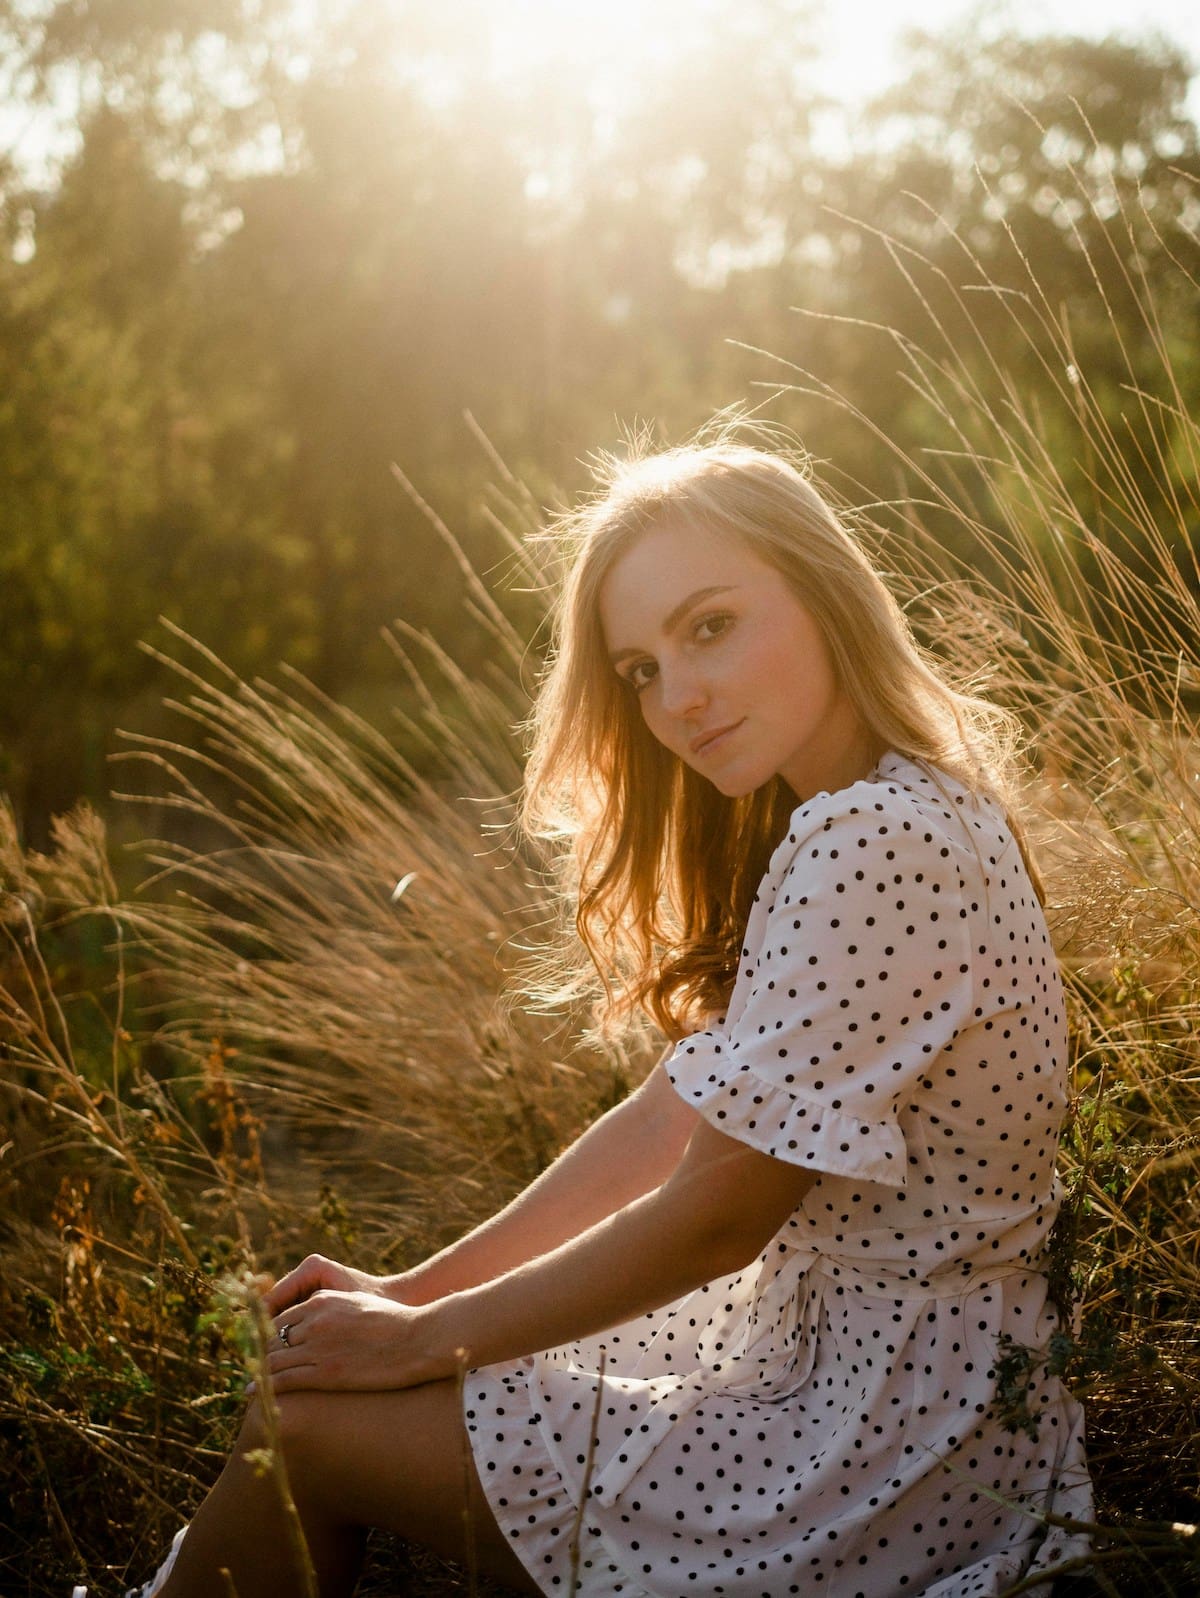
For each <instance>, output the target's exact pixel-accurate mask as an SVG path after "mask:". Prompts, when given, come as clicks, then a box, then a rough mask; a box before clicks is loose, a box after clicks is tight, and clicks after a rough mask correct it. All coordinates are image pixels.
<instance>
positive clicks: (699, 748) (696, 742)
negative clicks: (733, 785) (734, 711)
mask: <svg viewBox="0 0 1200 1598" xmlns="http://www.w3.org/2000/svg"><path fill="white" fill-rule="evenodd" d="M742 720H743V721H744V720H745V717H743V718H742ZM741 725H742V723H741V721H731V722H730V723H729V724H728V725H727V726H725V727H714V728H712V730H711V731H709V732H702V733H699V734H698V735H697V736H696V737H695V738H693V739H692V741H691V743H690V744H689V745H688V749H689V751H690V752H691V754H692V755H693V756H695V757H697V758H699V757H701V756H703V755H709V754H712V753H713V752H714V750H716V749H717V748H718V746H719V745H721V744H723V743H724V742H725V740H726V738H728V737H729V735H730V733H733V732H736V731H737V730H738V728H739V727H740V726H741Z"/></svg>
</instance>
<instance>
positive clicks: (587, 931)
mask: <svg viewBox="0 0 1200 1598" xmlns="http://www.w3.org/2000/svg"><path fill="white" fill-rule="evenodd" d="M744 429H745V424H744V423H739V424H737V428H736V430H737V432H738V433H739V434H741V433H743V432H744ZM733 431H734V429H733V428H732V427H728V426H726V427H724V428H722V430H721V432H720V433H719V434H718V435H717V436H716V437H715V438H713V439H710V440H703V439H702V440H701V441H700V442H697V443H691V444H685V445H681V446H678V447H676V448H672V449H666V450H652V449H651V448H650V447H649V445H648V443H647V441H646V440H645V438H644V437H643V438H641V439H638V440H635V441H634V442H633V444H632V445H631V448H630V452H629V454H628V455H627V456H626V457H624V458H618V457H616V456H612V455H604V456H602V457H600V458H599V464H598V465H597V467H596V468H595V475H596V479H597V491H596V493H595V494H594V495H593V496H592V497H591V498H589V499H587V500H585V501H584V502H583V503H581V504H580V505H579V506H578V507H577V508H575V509H574V510H572V511H570V512H569V513H565V514H564V515H562V516H561V517H560V518H559V519H558V520H557V523H556V524H555V526H554V528H553V529H552V531H553V534H554V536H555V538H556V539H557V541H558V542H559V545H560V548H561V551H562V555H563V559H564V563H565V575H564V577H563V580H562V583H561V586H560V588H559V592H558V595H557V600H556V603H555V605H554V609H553V612H552V633H551V649H550V654H549V658H548V663H547V666H546V670H545V673H544V675H543V678H542V681H541V685H540V690H539V692H538V695H537V699H536V702H535V705H534V709H533V712H532V715H531V717H530V721H529V731H530V735H531V743H530V752H529V760H528V763H527V767H526V774H525V788H524V799H523V804H522V809H521V822H522V825H523V826H524V828H525V829H526V831H527V832H528V833H529V834H530V835H533V836H536V837H539V838H541V839H543V840H549V841H550V842H551V843H552V845H553V846H555V847H556V848H557V849H558V850H559V851H561V852H560V854H559V856H558V865H559V870H560V872H561V885H562V888H563V890H564V892H565V894H566V900H567V905H568V907H569V909H570V910H573V912H574V922H575V930H576V931H577V933H578V939H579V941H580V942H581V943H582V949H583V950H586V951H587V955H588V956H590V962H588V963H590V964H592V965H593V966H594V972H592V973H589V976H590V984H589V981H588V980H587V979H586V978H585V975H584V972H583V970H581V968H580V959H579V956H580V954H581V952H582V951H581V950H580V948H579V943H577V942H576V940H575V939H574V938H573V937H572V936H571V933H570V929H569V928H564V934H565V935H564V937H563V939H562V940H561V949H560V950H557V951H555V952H554V953H553V954H552V955H551V957H550V958H549V959H548V960H544V961H543V962H542V963H541V966H540V968H539V970H538V972H537V974H536V976H534V977H532V979H531V980H530V982H529V983H528V984H527V987H526V995H525V996H526V997H527V998H532V999H534V1000H535V1001H536V1002H538V1003H539V1005H546V1006H551V1007H553V1006H555V1005H556V1004H557V1003H561V1002H563V1001H564V1000H565V999H567V998H568V997H572V996H573V997H578V996H579V994H580V992H581V991H582V990H583V989H585V988H587V987H588V986H589V985H590V987H591V989H592V991H596V990H597V981H598V986H599V993H600V1005H599V1017H600V1020H601V1021H602V1023H603V1024H605V1025H606V1026H607V1027H612V1026H613V1025H619V1024H620V1023H621V1022H622V1021H626V1020H629V1019H631V1018H632V1016H633V1015H634V1013H635V1012H637V1011H639V1010H640V1011H642V1012H644V1013H645V1014H646V1015H648V1016H649V1017H650V1018H651V1019H652V1020H653V1021H654V1022H655V1023H656V1024H657V1025H658V1026H659V1027H660V1028H661V1029H662V1030H663V1031H664V1032H665V1033H666V1034H667V1036H668V1037H679V1036H682V1035H684V1034H685V1033H687V1032H688V1031H691V1030H694V1029H695V1027H696V1026H697V1025H703V1024H704V1023H705V1021H706V1020H707V1019H708V1018H709V1017H710V1016H712V1015H713V1014H715V1013H719V1012H720V1011H721V1010H722V1009H723V1008H724V1006H725V1004H726V1003H727V1001H728V998H729V994H730V992H731V990H732V987H733V981H734V976H735V974H736V970H737V963H738V957H739V955H740V952H741V942H742V937H743V934H744V930H745V925H746V920H747V917H748V915H749V912H750V905H751V903H752V901H753V898H754V891H755V888H756V887H757V885H758V882H759V880H760V878H761V877H762V875H763V872H764V871H765V869H766V866H767V862H768V860H769V858H770V855H771V853H772V851H773V849H774V848H775V846H776V844H777V843H778V842H779V840H780V838H781V837H782V836H783V833H784V831H785V830H786V826H787V821H788V817H789V816H790V814H791V812H792V810H793V809H794V808H795V805H796V798H795V795H793V794H792V793H791V791H790V790H789V789H787V787H786V786H785V785H784V784H783V782H782V781H781V780H780V779H778V778H776V779H774V780H773V781H772V782H770V783H767V784H766V785H765V786H764V787H762V788H760V789H758V790H757V791H756V792H755V793H753V794H750V795H747V796H746V797H744V798H737V799H729V798H726V797H725V796H724V795H723V794H721V793H719V792H718V791H717V789H716V788H714V787H713V786H712V785H711V784H710V783H709V782H708V781H707V780H706V779H704V778H703V777H701V776H699V775H698V774H697V773H695V772H694V771H692V770H691V769H690V768H689V767H687V766H686V765H685V764H684V763H683V762H682V761H680V760H679V759H677V757H676V756H674V755H673V754H670V753H669V752H668V751H667V750H666V749H664V748H663V746H662V745H661V744H659V743H658V742H657V740H656V739H655V738H654V737H653V736H652V735H651V733H650V732H649V731H648V729H647V728H646V726H645V724H644V722H643V720H642V716H641V712H640V710H639V708H638V703H637V700H636V697H635V696H634V695H633V694H632V693H631V691H630V689H629V688H628V687H627V686H626V685H624V684H623V683H622V682H621V680H620V679H619V677H618V676H617V673H616V672H615V671H614V669H613V667H612V664H611V662H610V661H609V658H608V651H607V648H606V644H605V639H604V634H603V630H602V628H601V624H600V603H599V601H600V591H601V588H602V585H603V583H604V580H605V578H606V577H607V575H608V573H609V571H610V570H611V569H612V567H613V565H614V563H615V562H616V561H617V560H618V559H619V558H620V557H621V555H622V554H623V553H624V552H625V551H626V550H627V549H628V548H629V547H630V546H631V544H633V543H634V542H635V541H636V540H637V539H638V538H639V537H640V535H641V534H642V533H644V532H645V531H647V530H648V529H649V528H650V527H653V526H657V525H662V524H663V523H666V522H668V521H669V522H670V523H671V524H672V525H674V526H683V527H687V526H700V527H704V528H707V529H708V530H710V531H711V532H715V533H717V534H719V535H721V536H724V537H728V538H732V539H735V540H737V541H738V542H739V543H741V544H742V545H743V546H744V547H745V548H747V549H748V550H750V551H752V552H753V553H754V554H755V555H756V556H757V557H758V559H760V560H762V561H764V562H766V563H767V564H768V565H771V566H773V567H775V569H776V570H778V571H779V572H780V573H781V574H782V576H783V577H784V578H785V579H786V580H787V581H788V582H789V584H790V585H791V587H792V589H793V591H794V593H795V594H796V596H797V598H798V599H799V600H800V602H801V604H803V605H804V606H805V608H806V609H807V610H808V611H809V613H810V614H811V615H812V617H813V619H814V620H815V621H816V623H817V625H818V627H819V628H820V630H821V632H822V634H823V636H824V638H825V641H826V644H827V646H828V648H829V651H830V655H831V657H832V660H833V663H834V667H835V669H836V671H837V674H838V677H839V679H840V682H841V684H842V686H843V688H844V689H845V691H846V693H847V695H848V696H849V698H850V700H851V701H852V703H853V704H854V706H855V708H856V709H857V711H858V713H859V715H860V716H861V717H862V719H863V721H864V723H865V724H866V726H867V727H868V729H869V730H870V732H871V734H872V735H873V737H874V740H875V742H876V744H877V747H878V751H879V753H880V754H882V753H883V752H884V751H885V750H888V749H894V750H895V751H896V752H897V753H899V754H902V755H906V756H908V757H909V758H910V759H914V760H921V761H926V762H928V763H929V764H930V765H931V766H934V767H937V768H939V769H941V770H942V771H946V772H948V773H949V774H950V775H952V776H954V777H956V778H958V779H959V781H961V782H963V783H964V784H965V785H966V786H967V787H969V788H971V789H973V790H975V791H976V792H983V793H986V794H988V795H990V796H992V797H993V798H995V799H997V800H998V801H999V802H1000V803H1001V804H1002V805H1004V806H1005V808H1006V809H1008V810H1009V811H1010V817H1009V819H1010V823H1011V824H1013V825H1014V830H1015V831H1016V835H1017V838H1018V842H1020V843H1021V847H1022V850H1023V852H1024V851H1025V845H1024V841H1023V839H1022V838H1021V834H1020V831H1019V827H1018V825H1017V819H1016V817H1015V816H1014V815H1013V814H1011V810H1012V806H1011V804H1010V799H1011V793H1010V786H1011V776H1010V773H1011V769H1012V765H1013V760H1014V756H1015V750H1016V746H1017V741H1018V740H1017V734H1018V724H1017V722H1016V719H1015V717H1013V716H1011V715H1010V714H1009V713H1008V712H1007V711H1005V710H1003V709H1001V708H1000V707H999V706H996V705H993V704H990V703H989V702H988V701H986V700H984V699H980V698H978V697H976V696H974V695H972V694H968V693H963V692H961V691H959V690H958V689H956V688H954V687H952V686H951V685H950V683H948V682H947V681H946V679H945V677H944V676H943V675H942V673H941V671H940V670H939V668H938V666H937V664H936V663H935V662H934V661H933V660H932V659H931V658H930V657H929V656H928V655H927V653H926V652H925V651H923V650H922V649H921V647H920V646H919V645H918V643H917V642H916V640H915V638H914V637H913V634H912V630H911V628H910V627H909V624H908V621H907V620H906V618H905V616H904V614H903V612H902V611H901V609H900V607H899V605H898V604H897V602H896V600H895V599H894V598H893V597H892V595H891V593H890V592H889V591H888V589H887V587H886V586H885V585H884V583H883V581H882V579H881V578H880V576H879V575H878V573H877V572H876V571H875V569H874V567H873V566H872V564H871V562H870V561H869V559H868V558H867V556H866V554H865V553H864V552H863V550H862V548H861V547H860V545H859V543H858V541H857V539H856V538H855V537H854V536H853V534H852V532H851V531H850V530H849V529H848V528H847V527H846V526H844V525H843V523H842V522H841V521H840V520H839V518H838V517H837V516H836V515H835V513H834V511H833V510H832V509H831V507H830V506H829V505H828V504H827V503H826V501H825V500H824V499H823V498H822V496H821V495H820V494H819V493H818V491H817V490H816V488H814V486H813V484H812V483H811V481H809V478H808V476H807V463H806V462H805V461H804V460H803V459H802V458H798V457H796V456H794V455H793V453H792V452H789V451H784V450H781V449H779V448H778V446H777V445H776V446H775V447H773V448H771V449H766V448H762V447H759V446H758V445H756V444H747V443H744V442H741V441H740V440H739V439H738V438H734V437H732V436H730V435H731V433H732V432H733ZM772 442H773V443H774V440H772ZM1035 881H1036V878H1035ZM572 948H573V950H574V955H572Z"/></svg>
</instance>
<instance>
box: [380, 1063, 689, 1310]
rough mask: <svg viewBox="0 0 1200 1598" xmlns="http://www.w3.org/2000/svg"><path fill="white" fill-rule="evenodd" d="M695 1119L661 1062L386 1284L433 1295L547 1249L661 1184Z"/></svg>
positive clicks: (394, 1291)
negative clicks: (494, 1203)
mask: <svg viewBox="0 0 1200 1598" xmlns="http://www.w3.org/2000/svg"><path fill="white" fill-rule="evenodd" d="M698 1119H699V1117H698V1115H697V1113H696V1111H695V1110H693V1109H691V1108H689V1106H688V1105H686V1104H685V1103H684V1102H683V1101H682V1099H681V1098H680V1097H679V1095H678V1094H677V1093H676V1092H675V1089H674V1088H673V1087H672V1086H671V1084H670V1082H669V1081H668V1080H667V1076H666V1073H665V1072H664V1071H663V1069H662V1065H661V1062H660V1063H659V1064H658V1065H656V1066H655V1067H654V1069H653V1070H652V1071H651V1072H650V1074H649V1076H647V1078H646V1080H645V1081H644V1082H643V1083H642V1084H641V1086H640V1087H638V1088H637V1090H636V1091H635V1092H634V1093H632V1094H631V1095H630V1096H629V1097H628V1098H627V1099H624V1100H623V1101H622V1102H621V1103H620V1104H618V1105H617V1106H616V1107H615V1108H614V1109H611V1110H609V1111H608V1112H607V1114H605V1115H602V1116H601V1117H600V1119H599V1120H598V1121H594V1122H593V1123H592V1125H591V1126H590V1127H588V1129H587V1131H586V1132H584V1133H583V1134H582V1135H581V1136H580V1137H578V1138H577V1139H576V1140H575V1142H574V1143H572V1144H571V1145H570V1147H569V1148H567V1149H566V1150H565V1151H564V1153H562V1154H560V1155H559V1157H558V1158H557V1159H556V1160H555V1161H554V1163H553V1164H552V1165H550V1166H548V1167H547V1169H546V1170H544V1171H543V1172H542V1174H541V1175H540V1176H539V1177H537V1178H536V1179H535V1180H534V1181H533V1182H531V1183H530V1185H529V1186H528V1187H527V1188H526V1189H525V1190H524V1191H523V1192H522V1193H520V1194H518V1195H517V1197H516V1198H515V1199H513V1201H512V1203H511V1204H508V1205H506V1206H505V1208H504V1209H502V1210H500V1211H499V1212H498V1213H497V1214H496V1215H494V1216H492V1218H491V1219H490V1220H487V1221H484V1222H483V1224H482V1225H480V1226H477V1227H476V1228H475V1229H474V1231H472V1232H469V1233H468V1234H467V1235H466V1237H463V1238H460V1239H459V1240H458V1242H457V1243H451V1244H450V1246H449V1248H445V1249H443V1250H442V1251H441V1253H440V1254H435V1255H434V1256H433V1258H432V1259H429V1260H426V1261H425V1262H424V1263H423V1264H421V1265H418V1266H416V1267H415V1269H413V1270H411V1271H405V1272H404V1273H403V1274H402V1275H400V1276H397V1277H391V1278H389V1279H388V1284H387V1287H386V1288H385V1291H386V1292H387V1293H388V1295H389V1297H395V1298H398V1299H400V1300H401V1301H402V1302H403V1303H406V1304H427V1303H429V1302H430V1301H431V1300H433V1299H435V1298H443V1297H445V1295H446V1294H447V1293H457V1292H461V1291H463V1290H464V1289H466V1288H470V1287H476V1286H479V1285H480V1284H482V1283H484V1282H490V1281H492V1280H493V1279H494V1278H495V1277H497V1276H502V1275H503V1274H504V1273H505V1272H506V1271H511V1270H513V1269H515V1268H516V1267H517V1266H519V1265H524V1264H525V1263H526V1262H527V1261H528V1260H532V1259H536V1258H538V1257H539V1256H540V1255H543V1254H548V1253H550V1251H551V1250H552V1249H555V1248H557V1247H558V1246H559V1245H560V1244H562V1243H565V1242H567V1241H569V1240H570V1239H571V1238H573V1237H578V1236H579V1234H580V1233H581V1232H585V1231H587V1229H588V1228H589V1227H591V1226H594V1225H595V1224H596V1222H597V1221H601V1220H603V1219H604V1218H605V1217H606V1216H608V1215H611V1214H612V1213H613V1211H614V1210H619V1209H621V1208H622V1207H623V1206H624V1205H626V1204H629V1203H631V1202H632V1201H633V1200H634V1199H637V1198H640V1197H641V1196H642V1194H643V1193H647V1192H649V1191H650V1190H651V1189H653V1188H656V1187H658V1185H659V1184H660V1183H661V1182H662V1181H663V1180H664V1178H665V1177H666V1176H667V1175H668V1174H669V1173H670V1172H671V1171H673V1170H674V1169H675V1167H676V1166H677V1165H678V1164H679V1160H680V1157H681V1156H682V1154H683V1151H684V1149H685V1147H686V1146H687V1141H688V1138H689V1137H690V1136H691V1133H692V1130H693V1128H694V1127H695V1125H696V1122H697V1120H698Z"/></svg>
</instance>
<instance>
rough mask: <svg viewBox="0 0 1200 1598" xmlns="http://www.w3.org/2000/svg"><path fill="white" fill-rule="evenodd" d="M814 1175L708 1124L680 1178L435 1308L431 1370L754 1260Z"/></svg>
mask: <svg viewBox="0 0 1200 1598" xmlns="http://www.w3.org/2000/svg"><path fill="white" fill-rule="evenodd" d="M812 1180H813V1173H812V1172H811V1171H806V1170H800V1169H797V1168H796V1167H792V1166H787V1165H785V1164H783V1162H781V1161H778V1160H774V1159H772V1158H770V1157H769V1156H767V1155H764V1154H759V1153H757V1152H755V1151H753V1150H749V1149H747V1148H746V1147H745V1146H743V1145H739V1144H737V1143H735V1142H733V1140H731V1139H728V1138H724V1137H722V1135H721V1134H719V1133H716V1132H715V1131H713V1130H712V1129H711V1128H708V1127H706V1126H704V1125H703V1123H701V1124H700V1126H699V1128H698V1131H697V1133H696V1135H695V1136H694V1137H693V1139H692V1141H691V1143H689V1146H688V1149H687V1153H686V1155H685V1158H684V1159H683V1160H682V1161H681V1162H680V1165H679V1167H678V1168H677V1169H676V1171H675V1172H673V1173H672V1175H671V1176H670V1178H669V1179H668V1180H667V1181H665V1182H663V1183H662V1184H661V1185H660V1186H659V1187H657V1188H655V1189H654V1190H653V1191H652V1192H649V1193H645V1194H642V1195H641V1196H640V1197H638V1198H636V1199H634V1200H633V1201H632V1202H631V1203H628V1204H626V1205H625V1206H624V1207H623V1208H622V1209H620V1210H618V1211H617V1212H616V1213H614V1214H611V1215H609V1216H607V1217H605V1218H604V1219H603V1220H601V1221H599V1222H598V1223H597V1224H596V1225H594V1226H592V1227H591V1228H589V1230H588V1231H587V1232H585V1233H583V1234H582V1235H580V1236H578V1237H575V1238H573V1239H571V1240H570V1241H569V1242H565V1243H562V1244H560V1245H559V1247H557V1248H556V1249H554V1250H552V1251H551V1252H550V1253H548V1254H546V1255H543V1256H541V1257H540V1258H537V1259H534V1260H530V1261H528V1262H527V1263H525V1264H523V1265H521V1266H519V1267H517V1268H516V1269H514V1270H512V1271H510V1272H509V1273H508V1274H507V1275H505V1276H503V1277H500V1278H499V1279H497V1280H494V1281H491V1282H487V1283H485V1284H483V1285H481V1286H477V1287H472V1288H468V1289H466V1290H464V1291H462V1292H459V1293H454V1294H451V1295H450V1296H448V1297H446V1298H443V1299H440V1300H439V1301H438V1302H437V1303H435V1304H431V1305H430V1306H428V1309H427V1311H425V1312H420V1313H422V1314H423V1316H424V1332H423V1336H424V1346H425V1357H426V1359H427V1361H428V1369H429V1371H430V1373H431V1374H437V1375H444V1374H446V1371H447V1369H448V1368H452V1367H453V1363H454V1361H455V1360H461V1359H462V1358H465V1359H466V1360H467V1361H468V1362H469V1363H470V1364H472V1365H488V1364H493V1363H497V1362H499V1361H502V1360H508V1359H514V1358H519V1357H521V1356H523V1355H527V1354H531V1353H535V1352H537V1351H538V1350H539V1349H543V1348H551V1347H556V1346H558V1345H559V1344H562V1343H566V1342H572V1341H575V1340H577V1339H578V1338H580V1337H586V1336H589V1335H591V1334H593V1333H596V1332H601V1331H604V1330H605V1329H606V1328H608V1327H610V1326H615V1325H618V1324H620V1323H621V1322H623V1321H627V1320H630V1319H632V1318H633V1317H634V1316H637V1315H639V1314H643V1313H645V1312H646V1311H648V1310H652V1309H656V1308H658V1307H659V1306H661V1305H663V1304H667V1303H670V1302H671V1301H672V1300H674V1299H676V1298H679V1297H681V1296H682V1295H683V1294H685V1293H688V1292H690V1291H693V1290H694V1289H696V1288H698V1287H701V1286H703V1285H704V1284H705V1283H707V1282H711V1281H714V1280H717V1279H719V1278H721V1277H724V1276H728V1275H731V1274H733V1273H734V1272H736V1271H738V1270H740V1269H742V1267H743V1266H745V1265H747V1264H748V1263H749V1262H750V1261H751V1260H753V1259H754V1258H755V1257H756V1256H757V1255H758V1253H759V1252H760V1251H761V1249H762V1248H763V1247H764V1246H765V1244H766V1242H767V1241H768V1240H769V1239H770V1238H771V1237H772V1236H774V1234H775V1232H776V1231H777V1230H778V1228H779V1227H780V1226H782V1225H783V1223H784V1221H785V1220H786V1219H787V1217H788V1215H789V1214H790V1213H791V1212H792V1211H793V1209H794V1208H795V1206H796V1204H797V1203H798V1202H799V1201H800V1199H801V1198H802V1196H803V1194H804V1192H805V1191H807V1188H808V1187H809V1186H810V1185H811V1182H812Z"/></svg>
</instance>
